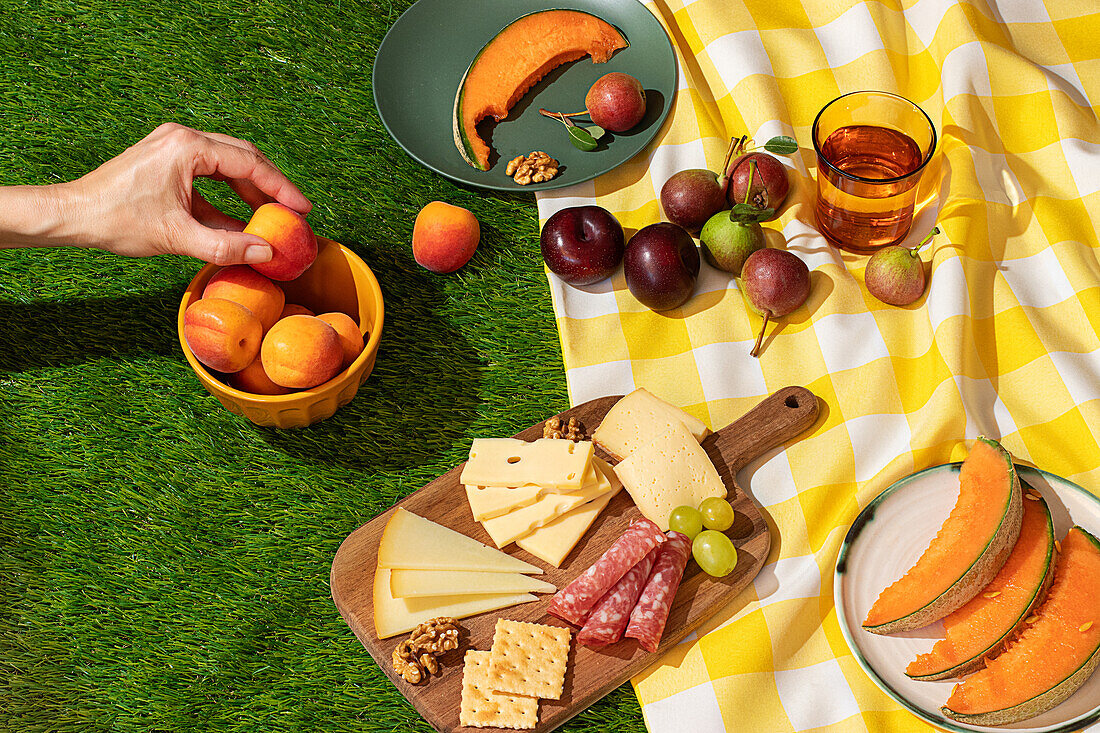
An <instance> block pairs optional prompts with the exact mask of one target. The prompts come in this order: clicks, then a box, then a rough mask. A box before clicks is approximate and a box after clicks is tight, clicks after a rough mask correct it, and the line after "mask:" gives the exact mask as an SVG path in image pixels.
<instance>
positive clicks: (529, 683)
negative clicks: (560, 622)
mask: <svg viewBox="0 0 1100 733" xmlns="http://www.w3.org/2000/svg"><path fill="white" fill-rule="evenodd" d="M569 641H570V630H569V629H567V628H563V627H561V626H545V625H543V624H529V623H524V622H522V621H510V620H508V619H503V618H502V619H498V620H497V627H496V632H495V633H494V634H493V648H492V649H491V650H490V657H489V678H490V680H491V682H492V684H493V689H494V690H496V691H498V692H507V693H511V694H513V695H530V696H532V697H542V698H546V699H548V700H560V699H561V690H562V686H563V685H564V683H565V665H566V662H567V661H569Z"/></svg>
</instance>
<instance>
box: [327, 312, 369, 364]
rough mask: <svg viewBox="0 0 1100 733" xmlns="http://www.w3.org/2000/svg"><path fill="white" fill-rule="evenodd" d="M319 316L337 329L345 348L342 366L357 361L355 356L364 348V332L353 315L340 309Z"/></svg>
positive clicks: (342, 346) (341, 344)
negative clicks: (341, 311)
mask: <svg viewBox="0 0 1100 733" xmlns="http://www.w3.org/2000/svg"><path fill="white" fill-rule="evenodd" d="M317 317H318V318H320V319H321V320H322V321H324V322H325V323H327V324H328V325H330V326H332V327H333V328H334V329H336V334H337V335H338V336H339V337H340V348H342V349H343V350H344V361H343V363H342V364H341V368H343V367H346V366H347V365H348V364H351V363H352V362H353V361H355V357H357V356H359V352H360V351H362V350H363V334H362V332H361V331H360V330H359V326H358V324H356V323H355V321H354V320H353V319H352V317H351V316H349V315H348V314H347V313H340V312H339V311H334V312H332V313H322V314H321V315H319V316H317Z"/></svg>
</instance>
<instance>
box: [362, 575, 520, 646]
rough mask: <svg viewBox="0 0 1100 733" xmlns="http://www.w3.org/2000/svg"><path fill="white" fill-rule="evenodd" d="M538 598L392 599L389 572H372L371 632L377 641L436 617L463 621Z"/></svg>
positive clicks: (486, 595)
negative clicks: (372, 623) (374, 634)
mask: <svg viewBox="0 0 1100 733" xmlns="http://www.w3.org/2000/svg"><path fill="white" fill-rule="evenodd" d="M536 600H538V598H537V597H536V596H533V595H531V594H530V593H483V594H479V595H472V596H471V595H463V596H459V595H448V596H424V597H422V598H394V597H393V593H392V592H390V569H389V568H377V569H375V571H374V631H375V633H376V634H378V638H379V639H385V638H387V637H390V636H394V635H396V634H404V633H407V632H409V631H412V630H413V629H415V628H416V627H417V625H419V624H422V623H424V622H425V621H427V620H429V619H433V618H436V617H437V616H450V617H451V618H466V617H467V616H473V615H475V614H479V613H485V612H486V611H495V610H497V609H498V608H507V607H508V606H514V605H516V604H517V603H528V602H530V601H536Z"/></svg>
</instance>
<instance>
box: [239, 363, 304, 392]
mask: <svg viewBox="0 0 1100 733" xmlns="http://www.w3.org/2000/svg"><path fill="white" fill-rule="evenodd" d="M229 386H230V387H233V388H234V389H239V390H240V391H242V392H249V393H250V394H263V395H280V394H290V393H291V392H292V391H293V390H289V389H287V388H286V387H282V386H280V385H278V384H275V383H274V382H272V381H271V377H269V376H267V372H265V371H264V365H263V364H262V363H261V361H260V357H259V356H257V357H256V358H255V359H253V360H252V363H251V364H249V365H248V366H246V367H245V368H244V369H242V370H240V371H239V372H235V373H233V374H230V375H229Z"/></svg>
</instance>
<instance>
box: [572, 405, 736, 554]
mask: <svg viewBox="0 0 1100 733" xmlns="http://www.w3.org/2000/svg"><path fill="white" fill-rule="evenodd" d="M708 435H710V430H709V429H708V428H707V426H706V425H705V424H704V423H703V421H702V420H700V419H698V418H696V417H693V416H691V415H689V414H688V413H686V412H684V411H683V410H681V409H679V408H678V407H674V406H673V405H670V404H668V403H667V402H665V401H664V400H661V399H659V398H658V397H655V396H654V395H652V394H650V393H649V392H647V391H646V390H644V389H637V390H635V391H633V392H631V393H630V394H628V395H627V396H625V397H623V398H622V399H621V400H619V401H618V402H616V403H615V406H614V407H612V408H611V410H609V411H608V413H607V415H606V416H605V417H604V419H603V422H601V423H600V426H599V427H598V428H596V431H595V432H594V433H593V435H592V439H593V440H594V441H595V442H596V444H597V445H599V446H600V447H601V448H603V449H604V450H605V451H607V452H608V453H609V454H611V455H612V456H614V457H615V458H617V459H619V463H618V464H616V466H615V473H616V475H617V476H618V477H619V479H620V480H621V481H622V483H623V486H625V487H626V490H627V492H628V493H629V494H630V497H631V498H632V499H634V503H635V504H637V505H638V509H639V511H641V513H642V515H643V516H644V517H645V518H646V519H648V520H650V521H652V522H654V523H656V524H657V526H659V527H660V528H661V530H662V531H666V532H667V531H668V519H669V515H670V514H671V513H672V510H673V509H675V508H676V507H678V506H683V505H687V506H691V507H697V506H699V503H700V502H701V501H702V500H703V499H706V498H708V497H711V496H717V497H725V495H726V486H725V484H724V483H723V482H722V478H721V476H719V475H718V471H717V470H716V469H715V468H714V464H713V463H712V462H711V460H710V458H709V457H708V456H707V452H706V451H705V450H703V447H702V446H701V445H699V443H700V442H702V440H703V439H704V438H706V437H707V436H708Z"/></svg>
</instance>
